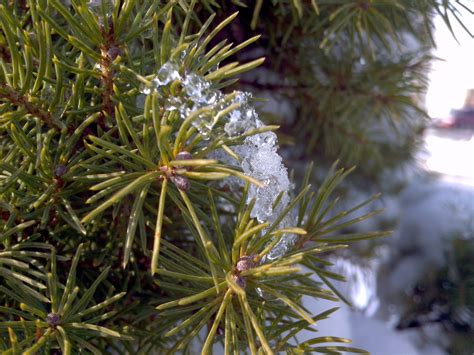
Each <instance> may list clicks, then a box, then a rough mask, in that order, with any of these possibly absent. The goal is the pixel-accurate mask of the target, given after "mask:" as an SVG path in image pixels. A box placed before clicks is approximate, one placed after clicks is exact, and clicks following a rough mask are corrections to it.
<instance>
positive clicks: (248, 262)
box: [235, 255, 255, 272]
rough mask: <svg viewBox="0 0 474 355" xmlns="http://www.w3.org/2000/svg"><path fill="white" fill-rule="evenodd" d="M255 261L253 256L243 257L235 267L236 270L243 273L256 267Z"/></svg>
mask: <svg viewBox="0 0 474 355" xmlns="http://www.w3.org/2000/svg"><path fill="white" fill-rule="evenodd" d="M253 259H254V256H253V255H249V256H242V257H241V258H240V259H239V260H238V261H237V264H236V265H235V268H236V270H237V271H239V272H242V271H245V270H248V269H251V268H253V267H255V261H254V260H253Z"/></svg>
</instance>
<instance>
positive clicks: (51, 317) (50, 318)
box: [45, 313, 61, 328]
mask: <svg viewBox="0 0 474 355" xmlns="http://www.w3.org/2000/svg"><path fill="white" fill-rule="evenodd" d="M45 321H46V324H48V326H49V327H51V328H55V327H56V326H57V325H59V324H61V317H60V316H59V314H57V313H49V314H48V315H47V316H46V319H45Z"/></svg>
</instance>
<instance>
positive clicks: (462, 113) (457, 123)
mask: <svg viewBox="0 0 474 355" xmlns="http://www.w3.org/2000/svg"><path fill="white" fill-rule="evenodd" d="M434 126H435V127H436V128H458V129H474V108H462V109H459V110H452V111H451V116H450V117H449V118H448V119H446V120H441V121H438V122H436V123H435V124H434Z"/></svg>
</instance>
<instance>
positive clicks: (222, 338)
mask: <svg viewBox="0 0 474 355" xmlns="http://www.w3.org/2000/svg"><path fill="white" fill-rule="evenodd" d="M381 3H382V2H381ZM414 3H416V5H406V4H401V2H398V1H393V2H389V4H388V5H387V4H385V2H383V4H379V2H375V1H368V2H360V3H359V2H358V3H357V5H353V4H344V2H341V3H339V2H331V1H323V0H318V1H311V2H303V1H292V2H289V1H272V2H271V6H270V5H268V6H263V1H262V0H259V1H256V4H255V5H253V4H252V5H251V6H250V5H249V6H248V7H247V5H246V4H244V3H241V2H239V1H234V2H232V4H231V3H230V2H220V3H217V2H215V1H199V2H198V1H195V0H192V1H184V0H181V1H160V0H123V1H118V0H117V1H112V0H106V1H100V0H87V1H86V0H71V1H61V0H38V1H33V0H23V1H15V0H0V29H1V30H0V242H1V247H0V299H1V303H2V305H1V306H0V314H1V319H0V349H1V350H2V353H5V354H16V353H25V354H34V353H45V354H46V353H65V354H70V353H90V352H91V353H132V352H138V353H140V354H142V353H143V354H148V353H177V352H189V353H193V352H196V351H197V352H202V353H210V352H212V350H213V349H214V350H215V352H220V351H222V352H225V353H226V354H227V353H238V352H244V353H247V352H250V353H269V354H270V353H277V352H282V351H286V352H288V353H311V352H323V353H339V352H345V351H347V352H363V351H362V350H359V349H357V348H353V347H350V346H348V345H347V343H349V342H350V341H349V340H347V339H341V338H338V337H337V334H335V336H334V337H332V336H315V337H314V338H313V339H311V340H309V341H304V342H299V341H298V340H297V334H298V333H299V332H300V331H302V330H306V329H313V327H314V323H315V322H318V321H320V320H323V319H325V318H327V317H329V316H330V314H331V313H333V312H334V311H335V310H336V309H337V308H332V309H330V310H328V311H326V312H323V313H321V314H309V313H308V311H307V310H306V309H305V307H304V305H303V303H302V297H303V296H310V297H313V298H315V299H318V298H319V299H328V300H333V301H338V300H339V299H340V298H343V297H342V295H340V293H339V292H338V291H337V289H336V288H335V287H334V286H333V284H332V280H341V279H342V277H341V276H340V275H337V274H335V273H333V272H331V271H330V270H328V267H329V266H330V265H331V264H330V262H328V261H327V260H326V258H325V255H326V254H327V253H328V252H331V251H334V250H338V249H341V248H345V247H347V245H348V244H350V243H351V242H354V241H358V240H364V239H369V238H375V237H380V236H385V235H387V234H388V233H387V232H383V231H382V232H365V233H354V232H350V231H349V229H350V227H351V226H353V225H355V224H357V223H358V222H360V221H362V220H364V219H366V218H369V217H371V216H373V215H375V214H377V213H378V212H380V211H371V212H367V213H365V212H364V213H357V212H358V211H359V210H360V208H362V207H365V206H366V205H368V204H370V203H371V202H372V201H373V200H374V199H376V198H377V197H378V195H375V196H374V197H371V198H369V199H368V200H366V201H363V202H361V203H360V204H358V205H357V206H355V207H351V208H348V209H344V210H342V211H337V212H335V211H336V209H335V205H336V202H337V200H338V199H337V197H336V196H334V192H335V191H336V190H337V188H338V186H339V185H340V184H341V183H342V181H343V180H344V179H346V177H347V176H348V174H349V173H350V172H351V171H352V169H344V168H337V167H336V164H334V165H333V166H332V168H331V169H330V171H329V173H328V174H327V176H326V177H325V178H324V179H323V181H322V182H321V183H320V184H318V186H316V188H314V187H312V186H311V184H310V182H311V181H313V180H314V178H313V172H312V168H311V166H309V167H308V168H307V169H306V170H305V171H306V172H305V173H303V172H302V171H301V169H300V171H295V174H294V175H296V176H302V178H301V179H300V180H299V181H294V180H293V179H292V180H290V179H289V176H288V173H287V170H286V168H285V166H284V165H283V164H282V158H281V156H280V155H278V153H277V148H278V144H277V136H276V134H275V133H274V131H275V130H276V129H277V128H278V126H276V125H265V124H264V123H263V122H262V120H261V119H260V118H259V115H258V114H257V111H256V110H255V108H254V105H255V103H256V101H258V100H256V99H255V98H254V97H253V96H252V95H251V93H249V92H245V91H241V90H243V89H244V88H246V87H247V86H245V85H242V84H239V82H238V78H239V77H242V75H243V77H244V78H245V77H246V75H248V73H249V72H251V71H252V70H254V69H255V68H257V67H259V66H261V65H262V63H263V62H264V59H263V58H260V57H258V58H252V57H251V54H252V53H256V52H257V53H258V52H259V51H258V48H262V47H264V48H267V49H268V48H270V49H271V51H270V52H269V53H268V55H267V63H270V64H269V65H272V67H273V66H274V65H276V66H275V67H273V68H275V69H274V70H275V71H276V72H279V73H282V74H283V75H289V74H288V73H287V72H286V71H283V70H282V71H281V72H280V69H281V68H283V67H284V68H287V69H288V70H289V71H290V72H289V73H291V77H292V78H294V79H289V81H285V80H281V83H282V85H283V86H285V88H284V89H285V90H287V91H286V93H287V94H288V95H290V94H291V95H290V96H289V97H290V98H291V100H295V101H294V102H295V104H296V106H297V107H298V116H299V117H301V120H300V121H299V123H298V125H297V126H295V130H293V129H290V128H289V126H287V127H286V128H285V122H284V121H281V120H280V121H277V122H276V123H278V124H282V125H283V127H284V130H283V133H284V135H283V136H281V139H282V140H284V139H285V134H286V136H287V137H290V138H291V137H293V138H294V139H300V138H301V137H302V136H301V135H297V134H296V133H297V131H298V130H300V131H301V133H302V134H303V137H304V135H306V134H310V135H311V137H312V138H311V139H310V144H309V145H308V149H309V150H312V149H318V147H319V148H320V149H322V147H323V146H324V144H323V143H322V142H324V140H326V141H327V142H331V144H333V145H334V146H335V147H336V148H335V150H334V151H333V152H332V153H331V154H327V155H325V158H324V160H323V162H324V163H327V162H328V161H331V160H334V158H336V156H340V157H342V158H343V161H344V162H345V163H347V162H349V161H351V160H353V158H352V157H351V155H350V154H347V153H344V152H345V149H347V148H345V144H343V143H344V142H342V141H341V140H340V139H335V140H333V138H331V137H334V136H332V135H331V133H330V132H328V130H331V132H332V130H335V131H340V132H345V131H347V130H348V129H349V128H350V132H349V133H350V134H349V136H357V135H356V133H354V132H356V131H357V129H358V128H360V127H361V124H362V121H357V122H355V123H354V125H352V123H351V122H349V121H345V120H342V121H336V120H332V118H333V117H336V116H337V117H346V118H347V117H348V116H347V114H346V115H343V114H342V113H341V112H339V111H336V112H333V111H332V110H331V109H330V108H335V107H338V108H344V109H345V110H347V112H350V111H351V110H352V111H353V114H356V113H357V114H358V115H360V116H366V115H367V118H369V116H370V117H373V115H372V113H371V112H365V111H364V110H362V111H358V110H355V109H357V108H359V107H366V106H367V102H366V101H363V100H362V101H357V100H355V99H354V97H353V96H349V95H348V96H345V95H344V94H341V95H339V96H337V97H332V96H331V95H328V97H327V99H326V101H324V100H320V101H314V100H312V99H311V98H314V97H315V96H318V97H322V96H321V90H323V89H324V88H319V90H308V85H311V84H307V83H306V80H310V78H309V77H307V71H308V70H310V68H309V66H311V63H312V62H314V63H317V65H318V66H320V68H324V67H325V65H327V66H329V67H332V68H333V69H334V68H335V66H336V64H335V63H333V62H332V61H331V58H333V56H337V58H342V59H346V61H347V63H346V61H343V62H342V64H347V65H349V62H350V61H352V59H353V56H354V55H359V54H360V55H362V53H363V55H364V58H367V60H369V59H370V60H371V65H370V66H369V67H368V72H367V73H364V74H363V75H361V76H360V77H359V79H358V80H359V81H360V82H361V83H363V81H364V80H365V79H366V78H373V79H374V80H379V82H378V83H379V86H380V88H386V89H387V92H389V93H390V95H392V96H390V95H388V94H387V95H388V96H390V97H395V98H397V100H395V101H396V102H395V104H393V105H390V102H385V101H384V100H381V102H383V103H384V104H386V106H384V109H387V110H391V112H392V113H394V114H396V113H397V111H400V106H397V105H401V106H403V107H405V106H406V107H409V108H413V109H417V108H416V105H415V104H414V103H413V102H411V101H409V100H408V99H407V97H408V96H409V94H412V93H416V92H417V91H418V90H419V87H418V86H417V85H416V84H414V83H415V82H416V81H417V80H418V81H419V80H420V77H419V75H418V74H419V71H418V68H419V63H418V62H417V61H416V60H415V62H413V58H409V57H407V58H404V57H403V58H399V59H400V61H399V62H397V63H396V64H394V65H393V67H391V66H390V65H389V66H390V68H391V71H388V73H386V74H385V76H383V75H381V72H383V71H384V70H386V68H385V67H382V68H381V67H380V66H378V65H377V61H376V59H377V56H378V53H376V49H377V48H379V47H380V45H382V46H385V47H390V46H391V45H390V44H388V43H386V35H387V34H390V35H392V34H393V36H395V38H397V36H398V33H399V30H400V27H404V28H405V27H406V28H409V27H410V26H411V25H412V23H411V21H410V20H411V18H412V16H413V17H417V18H418V17H419V18H421V19H422V20H423V21H421V24H424V25H425V26H426V27H428V29H429V27H430V17H431V11H433V10H439V11H451V12H453V11H454V10H453V9H452V8H451V7H452V6H451V5H450V4H449V3H444V2H443V3H442V4H439V3H438V2H436V1H434V0H433V1H422V2H421V1H420V2H414ZM379 6H380V8H379ZM406 6H408V10H409V11H407V8H406ZM234 10H240V11H241V14H240V15H239V14H238V13H237V12H234ZM306 15H308V16H306ZM446 16H447V15H446ZM267 17H272V18H273V17H274V18H275V19H271V20H268V19H267ZM394 19H395V20H397V21H391V20H394ZM377 21H378V22H377ZM312 23H317V26H316V27H315V28H312V27H311V26H312V25H311V24H312ZM273 25H275V26H277V27H275V28H273V27H272V26H273ZM285 27H286V29H285ZM256 32H260V33H262V34H263V38H262V39H263V40H264V42H261V41H262V39H260V36H259V34H257V33H256ZM413 32H416V29H415V28H413ZM231 33H234V34H235V37H236V39H237V40H236V41H235V43H227V42H226V40H225V39H223V38H224V37H229V36H230V34H231ZM303 35H304V36H305V37H306V38H313V39H315V40H316V42H314V43H313V42H311V41H309V42H308V41H302V40H301V38H303ZM323 35H324V40H323V42H322V43H321V44H320V47H322V49H317V53H318V55H316V56H314V58H313V59H312V62H311V61H308V63H307V65H306V66H303V65H301V63H300V62H299V60H300V59H301V60H302V61H307V60H308V57H307V56H306V55H302V56H300V55H299V51H302V50H305V47H304V46H305V45H308V46H314V45H315V43H319V42H318V41H319V40H318V38H319V39H321V38H322V37H321V36H323ZM349 35H351V36H352V37H351V36H349ZM318 36H319V37H318ZM340 38H346V39H347V40H350V41H349V43H350V46H348V47H347V48H346V47H345V46H343V45H341V43H339V42H338V39H340ZM385 47H384V48H385ZM338 48H339V50H341V49H344V50H346V49H347V50H349V51H350V52H352V56H346V55H345V54H344V53H339V54H337V51H338ZM272 51H273V52H272ZM366 51H367V52H366ZM308 53H309V52H308ZM311 53H312V52H311ZM249 58H250V59H249ZM292 58H297V59H298V62H296V63H294V64H295V67H294V68H293V67H291V66H289V64H290V63H291V61H292ZM423 59H425V56H424V54H423ZM277 64H279V66H278V65H277ZM407 66H411V68H412V71H409V72H408V73H407V75H408V78H407V80H405V81H404V82H403V83H401V80H400V77H399V75H400V73H405V70H406V67H407ZM296 67H298V68H299V69H297V68H296ZM313 69H315V68H313ZM285 70H286V69H285ZM294 70H299V71H300V72H298V73H295V72H294ZM328 70H329V69H328ZM341 70H343V71H344V70H345V69H343V68H341ZM377 70H380V72H377ZM329 72H332V71H331V70H329ZM296 74H297V75H296ZM387 76H388V77H389V78H387ZM289 77H290V76H289ZM298 77H299V78H298ZM342 79H344V78H342ZM346 79H347V78H346ZM329 82H330V83H334V82H333V81H332V79H329ZM336 84H337V85H338V89H337V90H342V91H343V92H344V91H345V89H344V88H343V87H342V86H343V85H344V84H343V83H341V82H337V83H336ZM293 86H294V87H293ZM239 88H240V91H239V90H238V89H239ZM288 90H289V91H288ZM305 95H310V97H309V98H305ZM313 95H314V96H313ZM388 96H387V97H388ZM371 99H372V98H371ZM377 99H378V98H377ZM328 100H329V101H328ZM331 100H339V101H338V104H337V105H335V104H333V103H332V102H331ZM343 101H345V102H346V103H343ZM301 102H311V103H317V105H318V106H319V107H318V111H315V112H325V113H326V114H327V115H328V117H330V118H329V119H328V121H327V122H326V123H324V124H323V126H324V129H321V127H320V124H319V123H318V122H319V121H318V120H316V122H312V121H311V120H310V119H309V117H310V116H309V115H308V112H309V111H308V112H305V108H304V106H303V105H302V104H301ZM298 105H299V106H298ZM307 109H308V110H313V109H314V107H312V106H308V107H307ZM354 110H355V111H354ZM403 112H404V111H403ZM374 119H375V118H374ZM367 124H368V125H370V123H367ZM339 125H344V127H342V128H341V130H339V128H338V127H339ZM346 125H347V127H349V128H347V127H345V126H346ZM304 127H307V128H304ZM363 154H364V153H363ZM352 163H353V162H352ZM293 181H294V182H295V184H296V185H297V186H298V187H293ZM327 343H341V345H335V346H334V345H325V344H327ZM196 349H197V350H196Z"/></svg>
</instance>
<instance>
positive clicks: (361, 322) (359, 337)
mask: <svg viewBox="0 0 474 355" xmlns="http://www.w3.org/2000/svg"><path fill="white" fill-rule="evenodd" d="M306 301H307V302H305V306H306V307H308V309H309V310H310V311H311V313H313V314H318V313H321V312H323V311H325V310H327V309H329V308H332V307H335V306H336V305H337V306H340V307H341V308H340V309H339V310H338V311H336V312H335V313H333V314H332V315H331V317H330V318H328V319H325V320H323V321H320V322H318V323H317V324H316V329H318V333H316V334H315V333H312V332H309V331H304V332H302V333H301V334H299V335H298V341H304V340H308V339H311V338H314V337H315V336H338V337H343V338H348V339H351V340H352V344H347V345H350V346H353V347H358V348H362V349H364V350H367V351H369V352H370V353H371V354H373V355H419V354H420V355H421V353H420V352H419V351H418V350H417V349H416V347H415V346H414V345H413V344H412V342H411V338H410V334H408V333H406V332H403V333H401V332H398V333H397V332H396V331H394V330H393V329H391V328H390V327H389V325H388V324H387V323H386V322H383V321H381V320H377V319H374V318H367V317H366V316H364V315H363V314H361V313H358V312H353V311H352V310H351V309H350V308H349V307H348V306H346V305H344V304H342V303H339V304H335V303H334V302H330V301H325V300H320V301H319V300H318V301H316V302H314V301H310V300H309V299H307V300H306ZM324 345H329V343H328V344H324ZM331 345H343V344H336V343H332V344H331ZM430 354H432V355H437V353H436V352H432V353H430Z"/></svg>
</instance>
